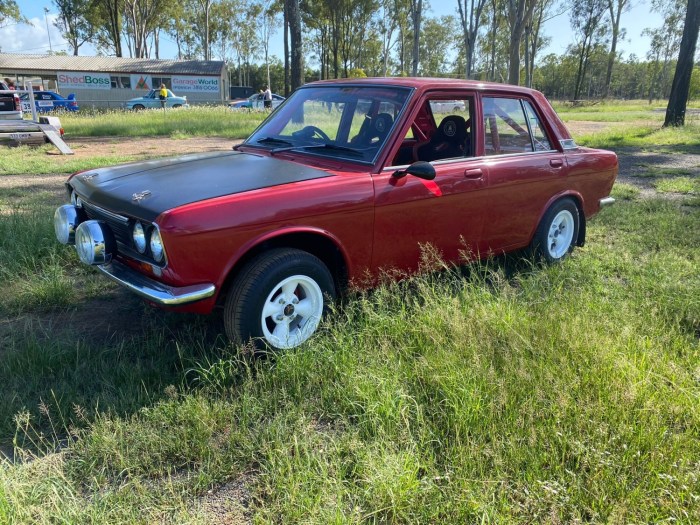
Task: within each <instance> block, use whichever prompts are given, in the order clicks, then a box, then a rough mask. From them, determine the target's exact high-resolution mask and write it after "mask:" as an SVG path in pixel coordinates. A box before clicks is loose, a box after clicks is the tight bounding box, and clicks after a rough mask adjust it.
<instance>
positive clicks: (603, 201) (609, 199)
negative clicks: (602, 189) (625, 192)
mask: <svg viewBox="0 0 700 525" xmlns="http://www.w3.org/2000/svg"><path fill="white" fill-rule="evenodd" d="M598 202H599V203H600V207H601V208H602V207H604V206H610V205H611V204H615V199H613V198H612V197H605V198H603V199H600V200H599V201H598Z"/></svg>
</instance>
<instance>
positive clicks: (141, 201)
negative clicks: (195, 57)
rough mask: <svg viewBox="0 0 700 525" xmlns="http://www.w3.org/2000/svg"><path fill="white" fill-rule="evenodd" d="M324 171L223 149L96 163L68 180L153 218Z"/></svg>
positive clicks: (95, 197) (117, 209) (125, 210)
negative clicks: (100, 165) (97, 165)
mask: <svg viewBox="0 0 700 525" xmlns="http://www.w3.org/2000/svg"><path fill="white" fill-rule="evenodd" d="M328 176H330V175H329V174H328V173H327V172H325V171H322V170H319V169H314V168H309V167H307V166H302V165H300V164H296V163H294V162H287V161H282V160H278V159H274V158H271V157H265V156H261V155H255V154H251V153H239V152H225V153H203V154H196V155H185V156H180V157H174V158H168V159H158V160H151V161H145V162H137V163H132V164H124V165H121V166H114V167H110V168H98V169H94V170H89V171H85V172H83V173H80V174H79V175H76V176H75V177H73V178H72V179H71V180H70V185H71V186H72V187H73V188H74V189H75V190H76V191H77V192H78V195H80V196H81V197H82V198H84V199H86V200H87V201H88V202H90V203H92V204H95V205H97V206H100V207H102V208H104V209H106V210H109V211H111V212H114V213H118V214H122V215H127V216H131V217H137V218H139V219H143V220H147V221H153V220H154V219H155V218H156V217H158V215H160V214H161V213H162V212H164V211H166V210H169V209H172V208H176V207H177V206H182V205H184V204H189V203H192V202H198V201H202V200H206V199H212V198H215V197H222V196H224V195H231V194H233V193H242V192H244V191H250V190H256V189H260V188H267V187H271V186H278V185H281V184H289V183H292V182H299V181H305V180H311V179H318V178H321V177H328Z"/></svg>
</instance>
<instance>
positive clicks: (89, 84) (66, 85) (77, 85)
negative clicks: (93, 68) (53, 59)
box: [56, 73, 112, 90]
mask: <svg viewBox="0 0 700 525" xmlns="http://www.w3.org/2000/svg"><path fill="white" fill-rule="evenodd" d="M56 77H57V80H58V87H59V88H60V89H61V90H64V89H65V90H69V89H110V88H111V87H112V86H111V84H110V81H109V75H108V74H103V73H57V75H56Z"/></svg>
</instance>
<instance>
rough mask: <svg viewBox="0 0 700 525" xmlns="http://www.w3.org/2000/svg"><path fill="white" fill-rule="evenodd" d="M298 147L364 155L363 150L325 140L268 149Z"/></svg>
mask: <svg viewBox="0 0 700 525" xmlns="http://www.w3.org/2000/svg"><path fill="white" fill-rule="evenodd" d="M298 149H328V150H333V151H342V152H344V153H352V154H353V155H355V156H360V157H364V152H363V151H362V150H360V149H356V148H348V147H347V146H338V145H337V144H330V143H328V142H325V143H323V144H308V145H306V146H288V147H284V148H275V149H273V150H270V153H272V154H275V153H280V152H282V151H293V150H298Z"/></svg>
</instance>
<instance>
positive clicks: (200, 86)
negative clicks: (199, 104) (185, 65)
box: [171, 77, 219, 93]
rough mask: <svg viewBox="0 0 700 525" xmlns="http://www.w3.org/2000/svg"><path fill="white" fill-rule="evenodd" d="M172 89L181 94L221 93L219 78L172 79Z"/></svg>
mask: <svg viewBox="0 0 700 525" xmlns="http://www.w3.org/2000/svg"><path fill="white" fill-rule="evenodd" d="M171 85H172V89H173V91H174V92H175V93H180V92H183V91H184V92H200V93H201V92H205V93H217V92H218V91H219V78H218V77H172V80H171Z"/></svg>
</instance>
